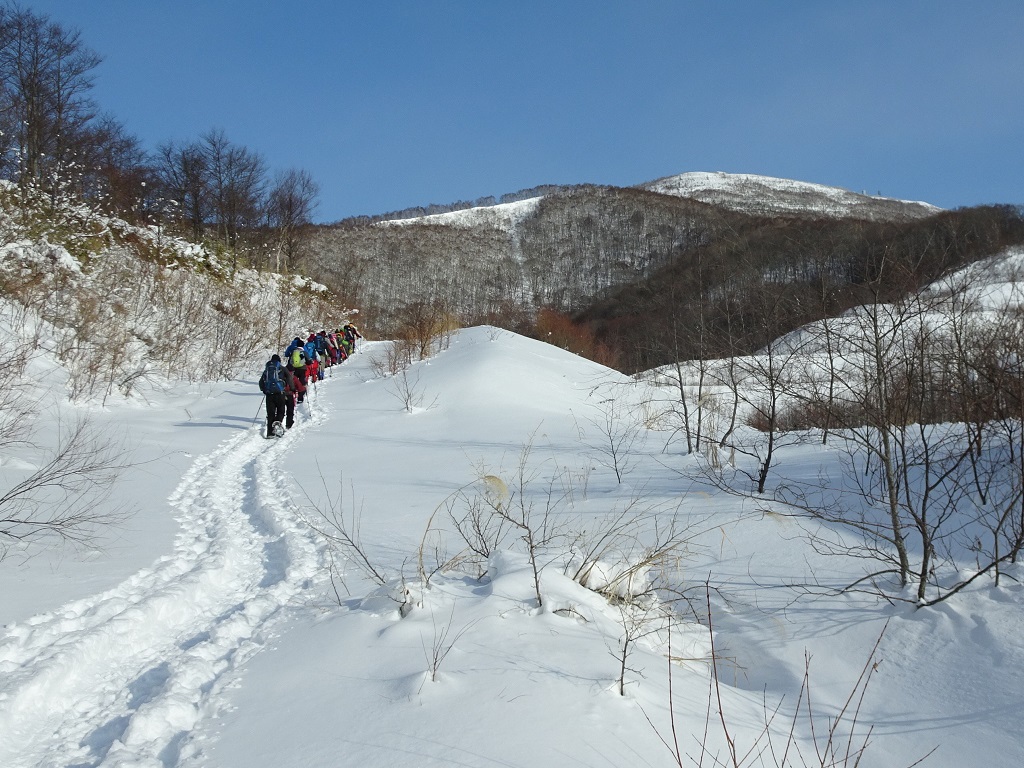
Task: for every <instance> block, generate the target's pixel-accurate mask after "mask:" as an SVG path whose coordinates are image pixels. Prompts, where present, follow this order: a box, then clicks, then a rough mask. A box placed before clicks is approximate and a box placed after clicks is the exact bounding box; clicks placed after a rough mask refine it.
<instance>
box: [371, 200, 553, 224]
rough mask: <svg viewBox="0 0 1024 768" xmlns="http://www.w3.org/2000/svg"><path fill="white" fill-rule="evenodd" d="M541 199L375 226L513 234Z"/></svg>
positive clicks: (388, 222) (383, 222) (397, 220)
mask: <svg viewBox="0 0 1024 768" xmlns="http://www.w3.org/2000/svg"><path fill="white" fill-rule="evenodd" d="M540 200H541V198H539V197H532V198H529V199H527V200H518V201H516V202H514V203H500V204H498V205H491V206H480V207H476V208H467V209H465V210H462V211H450V212H448V213H437V214H434V215H432V216H418V217H414V218H408V219H394V220H392V221H382V222H379V223H377V224H376V225H375V226H378V227H391V226H398V227H400V226H407V225H409V224H439V225H443V226H449V227H456V228H471V227H489V228H491V229H497V230H500V231H502V232H514V231H515V229H516V227H518V226H519V223H520V222H522V221H523V219H526V218H529V217H530V216H531V215H532V214H533V212H534V211H535V210H536V209H537V204H538V203H539V202H540Z"/></svg>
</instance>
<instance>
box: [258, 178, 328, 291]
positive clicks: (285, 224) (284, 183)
mask: <svg viewBox="0 0 1024 768" xmlns="http://www.w3.org/2000/svg"><path fill="white" fill-rule="evenodd" d="M319 194H320V187H319V186H318V185H317V183H316V182H315V181H314V180H313V177H312V176H310V174H309V173H308V172H307V171H299V170H295V169H291V170H288V171H286V172H284V173H279V174H278V175H277V176H276V178H275V179H274V183H273V186H272V187H271V189H270V194H269V195H268V197H267V218H268V220H269V222H270V226H271V227H272V228H273V229H274V230H275V231H276V232H277V247H276V263H275V265H274V271H275V272H281V273H287V272H288V271H289V270H290V269H291V267H292V266H293V265H294V262H295V256H296V253H297V252H298V249H299V238H300V233H301V231H302V227H303V226H305V225H308V224H309V223H310V222H311V221H312V219H313V212H314V211H315V210H316V206H317V197H318V195H319Z"/></svg>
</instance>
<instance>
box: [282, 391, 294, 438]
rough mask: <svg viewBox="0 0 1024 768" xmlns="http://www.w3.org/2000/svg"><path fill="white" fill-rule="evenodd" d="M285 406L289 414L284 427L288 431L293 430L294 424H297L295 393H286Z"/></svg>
mask: <svg viewBox="0 0 1024 768" xmlns="http://www.w3.org/2000/svg"><path fill="white" fill-rule="evenodd" d="M284 406H285V410H286V411H287V412H288V417H287V418H286V419H285V420H284V426H285V428H286V429H291V428H292V424H294V423H295V393H294V392H285V393H284Z"/></svg>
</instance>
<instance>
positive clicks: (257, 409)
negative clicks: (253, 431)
mask: <svg viewBox="0 0 1024 768" xmlns="http://www.w3.org/2000/svg"><path fill="white" fill-rule="evenodd" d="M266 399H267V398H266V395H264V396H263V397H261V398H260V404H259V405H257V406H256V415H255V416H253V417H252V426H254V427H255V426H256V420H257V419H258V418H259V417H260V409H261V408H262V407H263V402H264V401H265V400H266Z"/></svg>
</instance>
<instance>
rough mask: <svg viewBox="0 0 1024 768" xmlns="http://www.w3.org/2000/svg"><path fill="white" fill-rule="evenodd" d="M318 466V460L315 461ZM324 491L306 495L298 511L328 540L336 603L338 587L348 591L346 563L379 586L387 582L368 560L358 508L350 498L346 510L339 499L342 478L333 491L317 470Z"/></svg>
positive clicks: (329, 563)
mask: <svg viewBox="0 0 1024 768" xmlns="http://www.w3.org/2000/svg"><path fill="white" fill-rule="evenodd" d="M317 467H318V469H319V464H318V465H317ZM320 482H321V484H322V486H323V493H322V494H321V495H319V496H318V497H317V498H314V497H312V496H310V495H309V493H308V492H307V491H306V490H305V489H303V493H304V494H305V496H306V501H307V504H308V506H307V508H304V509H303V510H301V511H300V514H301V515H302V517H303V519H304V520H305V522H306V524H307V525H308V526H309V527H310V528H311V529H312V530H313V531H314V532H315V533H316V534H317V535H318V536H319V537H320V538H321V539H322V540H323V541H324V542H325V543H326V544H327V551H328V568H329V569H330V579H331V586H332V587H333V589H334V594H335V597H336V598H337V600H338V603H339V604H340V603H341V592H340V590H339V585H340V588H341V589H344V590H345V592H346V593H347V592H348V588H347V586H346V584H345V564H346V563H353V564H355V566H356V568H357V569H358V571H359V572H360V573H361V574H362V575H363V576H365V577H366V578H368V579H370V580H371V581H372V582H374V583H375V584H377V585H378V586H385V585H387V584H388V576H387V574H386V573H385V572H384V571H383V570H382V569H381V568H380V567H379V566H378V565H377V564H376V563H375V562H373V560H371V558H370V556H369V554H368V552H367V550H366V547H365V545H364V544H363V541H362V538H361V535H360V523H361V520H362V514H361V510H359V509H357V507H356V504H355V502H354V500H353V503H352V504H351V509H350V510H349V511H348V512H347V513H346V510H345V505H344V503H343V502H342V497H343V495H344V489H343V487H342V478H339V480H338V491H337V492H336V493H334V492H332V490H331V488H330V487H329V486H328V484H327V479H326V478H325V477H324V475H323V472H322V471H321V472H320Z"/></svg>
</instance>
